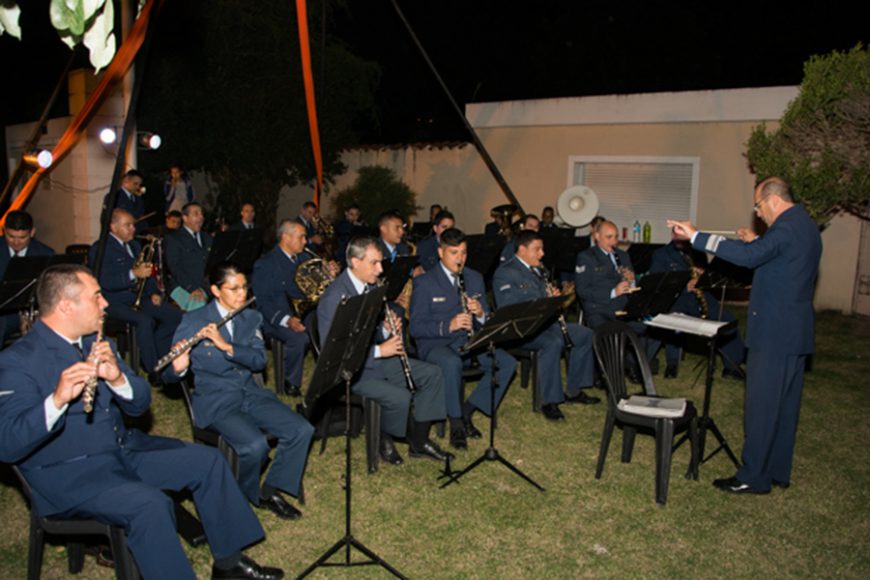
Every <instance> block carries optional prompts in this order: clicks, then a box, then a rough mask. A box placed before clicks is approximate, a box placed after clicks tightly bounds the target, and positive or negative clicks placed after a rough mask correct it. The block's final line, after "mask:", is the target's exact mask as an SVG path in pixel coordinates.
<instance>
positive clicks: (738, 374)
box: [722, 368, 746, 381]
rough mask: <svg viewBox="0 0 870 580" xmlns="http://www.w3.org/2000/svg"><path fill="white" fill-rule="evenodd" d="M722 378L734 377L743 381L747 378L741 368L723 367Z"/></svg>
mask: <svg viewBox="0 0 870 580" xmlns="http://www.w3.org/2000/svg"><path fill="white" fill-rule="evenodd" d="M722 378H723V379H732V380H735V381H742V380H743V379H745V378H746V375H744V374H743V371H741V370H740V368H733V369H727V368H726V369H722Z"/></svg>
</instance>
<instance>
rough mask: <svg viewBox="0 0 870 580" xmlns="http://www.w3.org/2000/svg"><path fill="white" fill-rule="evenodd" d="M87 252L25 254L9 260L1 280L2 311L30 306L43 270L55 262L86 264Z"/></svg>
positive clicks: (0, 310) (0, 308)
mask: <svg viewBox="0 0 870 580" xmlns="http://www.w3.org/2000/svg"><path fill="white" fill-rule="evenodd" d="M87 259H88V256H87V255H86V254H56V255H54V256H24V257H21V258H12V259H11V260H9V266H7V267H6V272H5V273H4V274H3V280H2V281H0V312H2V311H20V310H24V309H25V308H27V307H29V306H30V301H31V298H33V297H34V296H35V294H34V286H35V285H36V280H37V279H38V278H39V275H40V274H42V271H43V270H45V269H46V268H48V267H49V266H53V265H54V264H82V265H83V264H84V263H85V262H86V261H87Z"/></svg>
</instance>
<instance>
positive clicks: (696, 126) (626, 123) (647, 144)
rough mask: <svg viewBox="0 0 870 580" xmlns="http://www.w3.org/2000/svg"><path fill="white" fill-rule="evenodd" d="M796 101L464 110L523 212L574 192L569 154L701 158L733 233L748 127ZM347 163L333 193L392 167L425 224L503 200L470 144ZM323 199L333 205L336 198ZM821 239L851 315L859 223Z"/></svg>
mask: <svg viewBox="0 0 870 580" xmlns="http://www.w3.org/2000/svg"><path fill="white" fill-rule="evenodd" d="M796 95H797V87H773V88H764V89H738V90H727V91H694V92H686V93H660V94H650V95H628V96H609V97H584V98H576V99H547V100H539V101H510V102H503V103H483V104H473V105H468V107H467V108H466V116H467V117H468V119H469V120H470V122H471V123H472V125H473V126H475V127H476V129H477V131H478V134H479V136H480V138H481V140H482V141H483V143H484V144H485V146H486V148H487V150H488V151H489V153H490V155H491V156H492V158H493V159H494V160H495V163H496V164H497V166H498V167H499V169H500V170H501V172H502V173H503V174H504V176H505V179H506V180H507V182H508V183H509V184H510V186H511V188H512V190H513V192H514V194H515V195H516V197H517V199H518V200H519V202H520V204H521V205H522V206H523V209H525V211H527V212H531V213H536V214H539V213H540V212H541V209H542V208H543V207H544V206H546V205H555V204H556V199H557V198H558V195H559V194H560V193H561V192H562V191H563V190H564V189H565V188H566V187H568V186H569V185H572V182H571V179H572V174H571V168H570V166H569V160H570V158H571V157H575V156H616V157H693V158H697V159H698V160H699V168H698V169H699V170H698V183H697V198H696V200H695V204H694V207H696V212H695V213H696V215H695V216H694V219H695V221H696V223H697V224H698V225H699V226H700V227H701V228H704V229H708V230H735V229H737V228H739V227H749V226H752V224H753V217H754V215H753V210H752V193H753V188H754V184H755V176H754V175H753V174H752V173H751V172H750V171H749V167H748V165H747V162H746V158H745V157H744V152H745V150H746V142H747V141H748V139H749V136H750V134H751V131H752V128H753V127H754V126H756V125H758V124H760V123H766V124H767V125H768V126H769V127H775V125H776V122H777V120H778V119H779V118H780V117H781V115H782V113H783V111H784V110H785V108H786V106H787V105H788V102H789V101H790V100H791V99H793V98H794V97H795V96H796ZM342 160H343V162H344V163H345V164H346V165H347V166H348V171H347V173H345V174H344V175H342V176H340V177H339V178H338V179H337V181H336V184H335V186H334V188H342V187H345V186H347V185H350V184H351V183H353V181H354V179H356V176H357V172H358V170H359V168H360V167H363V166H366V165H382V166H386V167H390V168H392V169H393V170H395V171H396V173H397V174H398V175H399V177H400V178H401V179H402V180H403V181H404V182H405V183H406V184H408V185H409V186H410V187H411V188H412V189H413V190H414V191H416V192H417V193H418V194H419V197H418V204H419V205H420V206H421V207H422V209H421V211H420V212H419V213H418V219H421V220H425V219H427V218H426V216H427V215H428V206H429V205H430V204H432V203H439V204H442V205H446V206H447V207H448V208H449V209H450V210H451V211H453V213H454V214H456V217H457V225H458V227H460V228H462V229H464V230H466V231H468V232H480V231H482V230H483V227H484V225H485V223H486V222H487V221H489V211H490V209H491V208H492V207H494V206H496V205H500V204H503V203H506V202H507V199H506V198H505V196H504V195H503V194H502V192H501V190H500V189H499V188H498V186H497V184H496V182H495V180H494V179H493V178H492V176H491V175H490V173H489V171H488V170H487V169H486V166H485V165H484V163H483V162H482V161H481V159H480V156H479V155H478V153H477V151H476V150H475V149H474V147H472V146H471V145H463V146H453V147H446V148H436V147H413V146H407V147H405V148H398V149H395V148H384V149H379V150H374V149H359V150H353V151H347V152H345V153H344V155H343V157H342ZM310 198H311V190H310V188H304V187H303V188H295V189H293V190H289V191H287V192H286V193H285V194H284V196H283V198H282V205H281V209H280V211H281V212H283V213H282V216H281V217H283V216H284V215H295V214H296V211H297V210H298V207H299V205H301V203H302V202H303V201H305V200H307V199H310ZM323 202H324V205H326V206H327V207H329V203H330V197H329V195H328V194H327V195H326V196H325V197H324V200H323ZM368 219H369V220H371V219H372V216H368ZM619 225H630V224H619ZM823 242H824V245H825V246H824V252H823V254H822V264H821V271H820V278H819V283H818V287H817V291H816V306H817V308H820V309H823V308H832V309H837V310H842V311H844V312H847V313H849V312H851V311H852V303H853V296H854V288H855V278H856V268H857V260H858V247H859V242H860V224H859V223H858V221H857V220H856V219H855V218H851V217H839V218H837V219H835V220H834V221H833V222H832V223H831V225H830V227H828V228H827V229H826V230H825V231H824V233H823Z"/></svg>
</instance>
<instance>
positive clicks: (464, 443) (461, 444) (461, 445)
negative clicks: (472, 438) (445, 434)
mask: <svg viewBox="0 0 870 580" xmlns="http://www.w3.org/2000/svg"><path fill="white" fill-rule="evenodd" d="M450 446H451V447H453V448H454V449H468V440H467V439H466V437H465V425H462V424H460V425H458V426H454V425H451V426H450Z"/></svg>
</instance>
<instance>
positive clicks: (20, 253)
mask: <svg viewBox="0 0 870 580" xmlns="http://www.w3.org/2000/svg"><path fill="white" fill-rule="evenodd" d="M28 248H30V246H24V247H23V248H22V249H20V250H18V252H17V253H16V251H15V250H13V249H12V248H9V247H8V246H7V249H8V250H9V257H10V258H12V257H14V256H15V255H16V254H17V255H18V257H19V258H23V257H24V256H26V255H27V250H28Z"/></svg>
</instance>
